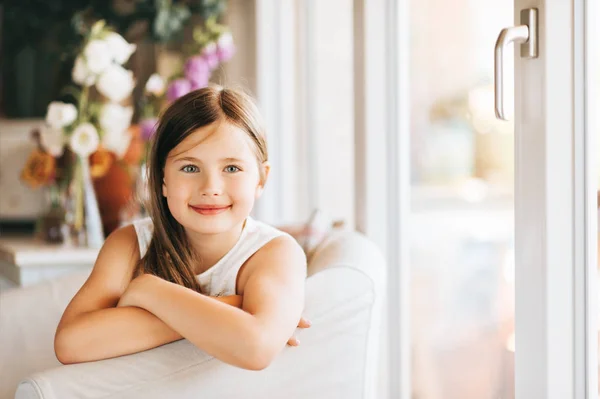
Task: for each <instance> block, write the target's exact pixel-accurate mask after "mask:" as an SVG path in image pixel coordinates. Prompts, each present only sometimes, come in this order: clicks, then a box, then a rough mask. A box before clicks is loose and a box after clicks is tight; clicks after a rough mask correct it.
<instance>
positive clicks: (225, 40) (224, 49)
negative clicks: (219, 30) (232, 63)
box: [217, 32, 235, 62]
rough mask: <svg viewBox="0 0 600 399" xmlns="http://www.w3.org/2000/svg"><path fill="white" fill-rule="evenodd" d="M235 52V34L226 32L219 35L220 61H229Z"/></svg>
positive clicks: (218, 51) (218, 55)
mask: <svg viewBox="0 0 600 399" xmlns="http://www.w3.org/2000/svg"><path fill="white" fill-rule="evenodd" d="M234 54H235V45H234V44H233V36H231V33H229V32H225V33H223V34H222V35H221V36H219V40H218V41H217V57H218V58H219V62H225V61H229V60H230V59H231V57H233V55H234Z"/></svg>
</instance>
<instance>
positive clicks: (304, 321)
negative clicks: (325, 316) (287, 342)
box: [298, 317, 312, 328]
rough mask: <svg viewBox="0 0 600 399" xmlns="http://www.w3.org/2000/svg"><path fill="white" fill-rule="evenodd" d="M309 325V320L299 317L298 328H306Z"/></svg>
mask: <svg viewBox="0 0 600 399" xmlns="http://www.w3.org/2000/svg"><path fill="white" fill-rule="evenodd" d="M311 325H312V323H311V322H310V321H309V320H307V319H305V318H304V317H301V318H300V321H299V322H298V327H299V328H308V327H310V326H311Z"/></svg>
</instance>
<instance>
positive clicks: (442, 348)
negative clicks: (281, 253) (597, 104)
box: [0, 0, 515, 399]
mask: <svg viewBox="0 0 600 399" xmlns="http://www.w3.org/2000/svg"><path fill="white" fill-rule="evenodd" d="M353 7H354V4H353V1H351V0H327V1H318V2H317V1H308V0H307V1H300V0H298V1H286V2H280V3H278V2H268V1H259V0H256V1H254V0H229V1H227V2H225V1H218V0H213V1H211V0H202V1H201V0H198V1H166V0H165V1H144V0H112V1H89V0H88V1H77V2H76V1H49V2H42V1H26V0H22V1H21V2H18V3H17V2H16V1H14V2H10V1H9V2H4V3H3V4H2V5H1V6H0V18H1V21H2V22H1V24H2V25H1V28H0V29H1V32H2V40H1V49H0V51H1V54H2V55H1V60H2V61H1V66H0V68H1V71H2V75H1V80H0V84H1V86H0V90H1V103H0V153H1V156H0V174H1V176H0V193H1V194H0V227H1V233H0V234H1V235H2V236H3V237H6V236H11V235H13V234H32V235H36V237H40V239H42V240H45V241H46V242H57V243H58V244H57V245H65V243H68V245H74V246H77V245H83V246H85V245H86V242H88V243H89V242H90V240H92V239H93V237H94V234H96V233H97V232H98V231H99V230H98V229H96V233H94V232H93V231H90V230H89V228H88V227H86V224H85V223H84V221H82V220H81V219H82V218H83V216H82V215H81V212H80V209H81V206H83V205H80V203H81V202H82V201H84V200H83V199H82V194H81V193H82V192H85V190H86V188H85V179H82V178H81V177H80V176H81V173H79V174H78V172H77V168H76V167H73V165H70V164H72V162H71V161H69V159H70V158H69V157H70V156H72V153H73V152H77V151H78V150H77V145H75V146H72V145H70V144H69V145H64V146H63V145H62V144H60V143H67V142H68V143H71V141H69V140H71V139H72V137H75V135H76V134H82V135H84V136H85V134H90V133H89V132H90V130H89V129H88V131H87V132H85V131H84V132H83V133H81V132H79V131H77V129H75V128H73V127H72V126H73V125H72V123H73V121H74V120H75V119H76V118H80V117H81V115H82V114H84V115H86V116H87V117H88V118H89V121H90V124H91V125H92V128H91V129H95V131H96V132H97V136H98V137H99V138H98V140H99V142H100V145H99V146H96V148H83V149H81V148H80V149H79V151H83V153H86V151H89V152H90V154H88V155H89V156H90V177H91V182H92V185H93V187H94V188H95V194H96V196H97V203H98V213H99V215H100V218H101V224H102V234H104V235H106V234H108V233H109V232H110V231H112V230H114V229H115V228H116V227H117V226H119V225H121V224H124V223H128V222H129V221H131V220H133V219H135V218H137V217H143V215H144V209H143V207H142V206H140V203H139V198H140V196H141V197H143V187H144V179H143V170H144V150H145V148H146V145H147V142H148V140H149V139H150V138H151V136H152V128H153V124H154V121H155V118H156V116H157V114H158V112H159V111H160V109H162V108H164V106H165V104H168V103H169V101H172V100H173V99H175V98H177V97H178V96H180V95H183V94H185V93H186V92H189V91H190V90H193V89H194V88H197V87H202V85H206V84H209V83H218V84H223V85H227V86H234V87H240V88H243V89H244V90H246V91H248V92H249V93H251V94H253V95H254V96H255V97H256V98H257V100H258V102H259V105H260V106H261V109H262V111H263V113H264V114H265V118H266V120H267V123H268V126H271V127H275V128H272V129H270V130H269V131H268V135H269V141H270V143H271V144H272V147H271V152H272V154H273V158H274V159H273V163H274V171H273V176H272V182H270V183H271V186H272V188H270V187H268V190H271V193H272V195H266V199H265V200H264V201H263V202H262V203H259V204H258V205H257V209H256V214H257V217H259V218H263V219H265V220H267V221H269V222H272V223H274V224H278V225H284V224H285V225H295V224H298V225H303V224H304V223H306V222H307V221H308V220H310V218H311V215H314V211H315V210H317V209H318V210H319V211H320V213H319V215H320V217H321V221H320V223H321V225H319V228H321V229H325V228H327V226H330V225H331V224H333V223H337V224H342V223H343V224H344V225H346V226H350V227H352V226H354V223H355V220H354V218H355V217H354V214H355V213H354V211H355V204H354V190H355V181H356V179H355V176H354V173H353V170H354V160H355V152H354V150H355V148H354V145H355V141H354V121H355V115H354V112H355V102H354V82H355V80H354V69H353V62H354V58H353V57H354V55H353V51H354V50H353V49H354V34H353V16H354V14H353V10H354V9H353ZM513 13H514V10H513V8H512V2H507V1H501V0H477V1H476V0H453V1H452V2H449V1H447V0H414V1H410V18H409V19H410V38H409V42H410V65H409V71H410V82H409V90H410V94H409V98H410V127H411V137H410V143H411V151H410V154H411V159H410V165H411V185H412V193H411V213H410V215H411V217H410V220H407V221H406V222H407V223H409V224H410V227H409V229H410V230H409V231H410V237H411V242H410V270H411V286H410V288H411V294H410V298H411V329H412V338H411V339H412V354H411V359H412V384H413V386H412V391H413V398H418V399H442V398H443V399H453V398H456V399H459V398H460V399H481V398H512V397H513V396H514V395H513V390H514V381H513V373H514V350H515V345H514V336H513V315H514V304H513V300H514V291H513V290H514V285H513V282H514V281H513V280H514V250H513V248H514V246H513V234H514V233H513V232H514V228H513V227H514V223H513V209H514V202H513V180H514V170H513V157H514V151H513V125H512V122H501V121H498V120H497V119H496V118H495V116H494V111H493V55H492V54H493V47H494V43H495V40H496V37H497V35H498V33H499V32H500V30H501V29H502V28H503V27H506V26H511V25H513ZM269 15H284V16H286V18H287V19H284V20H281V19H277V18H266V17H265V16H269ZM263 18H264V19H263ZM98 20H103V21H105V25H104V26H101V25H98V24H97V22H96V21H98ZM107 29H108V30H107ZM111 29H112V31H114V32H116V33H118V34H119V35H120V37H121V39H122V40H123V42H121V41H119V40H120V39H118V38H115V37H113V39H114V48H118V49H119V54H120V55H121V56H122V57H121V58H122V59H124V60H123V62H122V63H120V64H119V68H116V69H115V70H114V71H111V73H110V74H107V75H108V77H104V79H103V78H102V73H103V72H102V73H100V72H98V71H100V69H102V67H101V66H98V65H101V64H102V63H103V62H105V61H104V59H103V56H102V51H105V49H103V48H102V46H100V45H98V46H97V47H95V48H93V46H92V47H89V46H87V45H88V44H90V42H92V41H93V40H100V39H102V38H104V37H106V35H107V32H109V31H110V30H111ZM94 35H95V36H94ZM117 42H118V43H117ZM131 45H135V49H133V47H128V46H131ZM271 45H272V47H271ZM367 45H373V46H377V43H367ZM86 46H87V47H86ZM272 57H279V58H275V59H274V58H272ZM115 59H116V58H115ZM77 60H80V62H81V64H80V65H79V69H78V65H77V62H78V61H77ZM280 60H281V61H280ZM278 62H280V64H277V63H278ZM509 62H510V61H509ZM95 63H97V64H95ZM275 64H277V65H276V67H275V66H274V65H275ZM273 71H277V73H278V74H279V75H278V76H277V78H276V79H274V78H273V76H272V73H273ZM506 72H508V73H512V72H513V70H512V68H507V71H506ZM507 80H508V81H507V82H506V88H507V89H509V92H508V93H507V94H506V97H505V98H506V99H508V100H512V99H513V94H512V91H511V90H512V89H510V88H512V79H511V78H510V76H509V78H508V79H507ZM92 82H93V83H92ZM115 85H116V86H118V87H119V88H121V89H120V90H114V89H111V87H114V86H115ZM84 88H87V89H85V90H84ZM273 92H277V93H278V94H279V97H277V98H282V99H284V102H282V103H276V104H274V103H273V102H272V100H271V99H272V93H273ZM82 98H84V100H83V101H82ZM53 102H55V103H54V105H55V106H54V107H53V108H52V107H50V106H49V105H50V104H51V103H53ZM67 104H72V105H73V107H68V106H67ZM107 104H108V105H107ZM508 108H509V109H510V108H512V107H511V106H509V107H508ZM75 114H76V116H75ZM77 120H78V119H77ZM57 132H58V133H57ZM57 137H58V138H57ZM56 143H59V144H58V147H59V148H57V144H56ZM63 147H64V148H63ZM74 147H75V148H74ZM78 179H79V180H78ZM77 187H83V188H80V189H78V188H77ZM78 193H79V194H78ZM83 197H85V196H83ZM85 206H89V204H86V205H85ZM96 227H98V226H96ZM86 240H87V241H86ZM14 286H15V284H14V283H13V282H11V281H10V279H8V278H6V279H5V280H4V281H3V283H2V289H4V290H6V289H14ZM390 378H394V377H393V376H390Z"/></svg>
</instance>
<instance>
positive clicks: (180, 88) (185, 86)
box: [167, 79, 192, 101]
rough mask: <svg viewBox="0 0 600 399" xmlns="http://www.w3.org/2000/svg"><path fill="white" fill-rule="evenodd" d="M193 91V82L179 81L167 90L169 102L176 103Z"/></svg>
mask: <svg viewBox="0 0 600 399" xmlns="http://www.w3.org/2000/svg"><path fill="white" fill-rule="evenodd" d="M190 91H192V82H190V81H189V80H187V79H177V80H174V81H172V82H171V84H169V87H168V89H167V100H169V101H175V100H177V99H178V98H179V97H181V96H185V95H186V94H188V93H189V92H190Z"/></svg>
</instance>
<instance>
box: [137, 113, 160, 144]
mask: <svg viewBox="0 0 600 399" xmlns="http://www.w3.org/2000/svg"><path fill="white" fill-rule="evenodd" d="M157 123H158V119H156V118H148V119H144V120H142V121H141V122H140V128H141V130H142V139H144V141H148V140H150V139H151V138H152V136H154V133H155V132H156V125H157Z"/></svg>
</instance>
